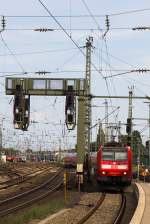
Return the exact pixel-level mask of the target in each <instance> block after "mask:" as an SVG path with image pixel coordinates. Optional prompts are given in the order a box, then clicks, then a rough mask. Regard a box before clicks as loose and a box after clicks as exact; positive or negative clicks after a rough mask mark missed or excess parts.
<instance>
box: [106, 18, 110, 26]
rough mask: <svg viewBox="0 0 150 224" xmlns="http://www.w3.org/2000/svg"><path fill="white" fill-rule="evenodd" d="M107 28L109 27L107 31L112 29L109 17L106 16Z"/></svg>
mask: <svg viewBox="0 0 150 224" xmlns="http://www.w3.org/2000/svg"><path fill="white" fill-rule="evenodd" d="M106 27H107V30H109V28H110V22H109V17H108V15H106Z"/></svg>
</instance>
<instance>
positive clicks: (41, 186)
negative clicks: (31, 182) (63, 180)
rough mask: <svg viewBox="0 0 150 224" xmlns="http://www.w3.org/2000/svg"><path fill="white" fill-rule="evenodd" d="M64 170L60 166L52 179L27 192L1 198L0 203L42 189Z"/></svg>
mask: <svg viewBox="0 0 150 224" xmlns="http://www.w3.org/2000/svg"><path fill="white" fill-rule="evenodd" d="M62 171H63V169H62V168H60V169H59V171H58V172H57V173H56V174H55V175H54V176H52V177H51V178H50V179H48V180H47V181H46V182H44V183H42V184H40V185H39V186H37V187H34V188H32V189H31V190H28V191H25V192H24V193H22V194H18V195H15V196H13V197H10V198H7V199H4V200H1V201H0V205H2V204H5V203H7V202H10V201H12V200H14V199H19V198H22V197H24V196H26V195H29V194H31V193H33V192H35V191H37V190H39V189H42V188H43V187H45V186H46V185H47V184H49V183H50V182H51V181H53V180H54V179H55V178H56V177H57V176H58V175H60V174H61V173H62Z"/></svg>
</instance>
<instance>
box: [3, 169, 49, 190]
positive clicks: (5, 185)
mask: <svg viewBox="0 0 150 224" xmlns="http://www.w3.org/2000/svg"><path fill="white" fill-rule="evenodd" d="M49 169H50V167H48V168H42V171H41V172H40V173H39V174H37V175H35V176H38V175H41V174H43V173H44V172H45V171H47V170H49ZM39 171H40V170H37V171H34V172H31V173H28V174H25V175H18V177H16V178H14V179H11V180H7V181H5V182H1V183H0V190H2V189H7V188H9V187H12V186H14V185H16V184H19V183H23V182H25V181H26V180H29V179H31V178H32V177H33V176H31V175H33V174H36V173H38V172H39Z"/></svg>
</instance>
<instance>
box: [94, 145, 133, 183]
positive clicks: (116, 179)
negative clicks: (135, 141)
mask: <svg viewBox="0 0 150 224" xmlns="http://www.w3.org/2000/svg"><path fill="white" fill-rule="evenodd" d="M96 169H97V170H96V175H97V181H98V182H100V183H103V184H121V185H122V184H123V185H130V184H131V181H132V150H131V147H130V146H122V145H121V144H119V143H117V142H110V143H107V144H105V145H104V146H102V145H101V146H100V148H99V151H98V153H97V168H96Z"/></svg>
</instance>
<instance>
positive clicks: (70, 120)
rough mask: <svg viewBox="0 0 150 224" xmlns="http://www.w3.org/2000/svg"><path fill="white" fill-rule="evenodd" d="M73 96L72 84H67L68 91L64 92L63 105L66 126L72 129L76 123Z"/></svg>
mask: <svg viewBox="0 0 150 224" xmlns="http://www.w3.org/2000/svg"><path fill="white" fill-rule="evenodd" d="M75 105H76V104H75V96H74V92H73V86H71V85H69V86H68V91H67V93H66V106H65V115H66V126H67V128H68V130H73V129H74V128H75V124H76V112H75V110H76V108H75Z"/></svg>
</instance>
